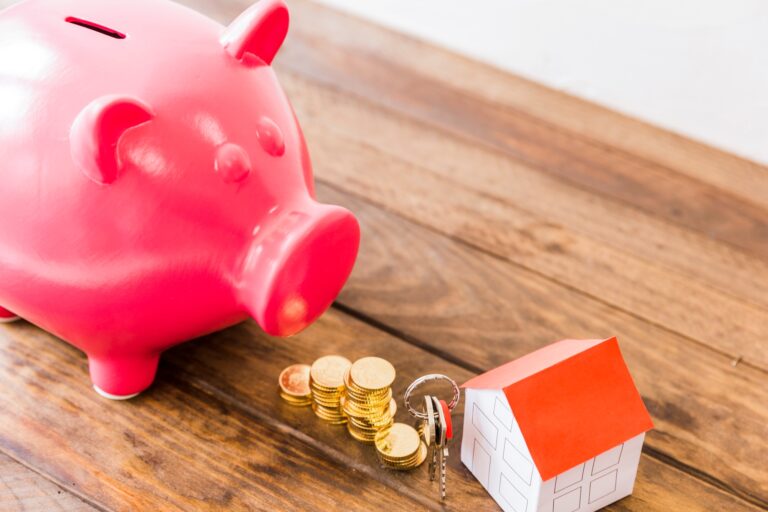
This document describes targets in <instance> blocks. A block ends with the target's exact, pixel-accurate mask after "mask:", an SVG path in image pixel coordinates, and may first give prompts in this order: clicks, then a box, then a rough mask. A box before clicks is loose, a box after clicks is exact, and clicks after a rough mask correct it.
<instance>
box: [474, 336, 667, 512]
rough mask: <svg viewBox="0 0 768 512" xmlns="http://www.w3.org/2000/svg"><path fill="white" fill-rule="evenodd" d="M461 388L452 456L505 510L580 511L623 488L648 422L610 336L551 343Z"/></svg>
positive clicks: (628, 485) (625, 491)
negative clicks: (458, 435) (456, 448)
mask: <svg viewBox="0 0 768 512" xmlns="http://www.w3.org/2000/svg"><path fill="white" fill-rule="evenodd" d="M463 387H464V388H465V406H464V434H463V437H462V440H461V460H462V462H463V463H464V464H465V465H466V466H467V467H468V468H469V470H470V471H472V473H473V474H474V475H475V477H476V478H477V479H478V480H479V481H480V482H481V483H482V484H483V486H484V487H485V488H486V490H487V491H488V492H489V493H490V495H491V496H492V497H493V498H494V499H495V500H496V502H497V503H498V504H499V505H500V506H501V508H502V509H503V510H505V511H506V512H545V511H546V512H576V511H578V512H588V511H592V510H597V509H600V508H602V507H604V506H606V505H608V504H609V503H612V502H614V501H616V500H618V499H620V498H623V497H624V496H628V495H629V494H631V493H632V486H633V485H634V482H635V475H636V473H637V465H638V462H639V460H640V451H641V449H642V447H643V439H644V437H645V432H647V431H648V430H650V429H651V428H652V427H653V425H652V423H651V418H650V416H649V415H648V411H647V410H646V409H645V406H644V405H643V402H642V399H641V398H640V395H639V393H638V391H637V389H636V388H635V385H634V382H633V381H632V377H631V376H630V374H629V371H628V370H627V366H626V364H625V363H624V360H623V358H622V357H621V352H620V351H619V345H618V342H617V341H616V338H610V339H607V340H564V341H560V342H557V343H554V344H552V345H549V346H547V347H544V348H542V349H540V350H537V351H536V352H533V353H531V354H528V355H527V356H524V357H521V358H520V359H517V360H515V361H512V362H510V363H507V364H505V365H504V366H501V367H499V368H496V369H494V370H491V371H489V372H487V373H484V374H482V375H479V376H477V377H475V378H473V379H472V380H470V381H469V382H467V383H466V384H464V386H463Z"/></svg>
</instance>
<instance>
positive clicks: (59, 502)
mask: <svg viewBox="0 0 768 512" xmlns="http://www.w3.org/2000/svg"><path fill="white" fill-rule="evenodd" d="M0 510H2V511H4V512H54V511H60V512H93V511H95V510H97V509H96V508H94V507H92V506H91V505H89V504H87V503H85V502H84V501H82V500H81V499H79V498H77V497H76V496H74V495H73V494H71V493H69V492H67V491H64V490H62V489H61V488H60V487H59V486H57V485H55V484H54V483H52V482H50V481H49V480H46V479H45V478H43V477H42V476H40V475H38V474H37V473H35V472H34V471H32V470H30V469H28V468H26V467H24V466H22V465H21V464H19V463H18V462H16V461H15V460H13V459H11V458H10V457H8V456H7V455H5V454H3V453H0Z"/></svg>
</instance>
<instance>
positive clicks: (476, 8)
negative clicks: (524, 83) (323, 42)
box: [318, 0, 768, 163]
mask: <svg viewBox="0 0 768 512" xmlns="http://www.w3.org/2000/svg"><path fill="white" fill-rule="evenodd" d="M318 1H320V2H322V3H325V4H328V5H332V6H335V7H337V8H340V9H342V10H346V11H348V12H350V13H353V14H356V15H359V16H362V17H364V18H368V19H370V20H372V21H374V22H376V23H379V24H382V25H385V26H388V27H390V28H393V29H396V30H399V31H402V32H405V33H408V34H411V35H414V36H416V37H419V38H422V39H425V40H428V41H431V42H433V43H436V44H438V45H441V46H444V47H447V48H450V49H452V50H454V51H457V52H459V53H463V54H465V55H468V56H470V57H473V58H476V59H479V60H483V61H485V62H488V63H490V64H493V65H495V66H497V67H500V68H502V69H505V70H508V71H511V72H513V73H517V74H519V75H523V76H525V77H528V78H531V79H533V80H536V81H539V82H542V83H544V84H546V85H548V86H550V87H554V88H557V89H561V90H564V91H566V92H569V93H571V94H574V95H577V96H581V97H583V98H586V99H589V100H592V101H595V102H597V103H600V104H603V105H606V106H608V107H610V108H613V109H615V110H619V111H622V112H625V113H627V114H630V115H632V116H635V117H638V118H641V119H644V120H646V121H650V122H652V123H654V124H657V125H660V126H663V127H665V128H667V129H670V130H673V131H676V132H678V133H682V134H684V135H687V136H689V137H692V138H694V139H698V140H701V141H703V142H706V143H709V144H711V145H714V146H717V147H720V148H723V149H725V150H727V151H730V152H732V153H736V154H739V155H742V156H745V157H747V158H751V159H753V160H757V161H759V162H762V163H768V1H766V0H645V1H642V2H638V1H634V0H633V1H630V0H582V1H578V0H318Z"/></svg>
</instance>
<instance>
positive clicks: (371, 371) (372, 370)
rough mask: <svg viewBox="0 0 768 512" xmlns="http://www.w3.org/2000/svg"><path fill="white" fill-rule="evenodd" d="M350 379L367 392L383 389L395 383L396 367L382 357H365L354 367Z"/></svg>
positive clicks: (356, 362)
mask: <svg viewBox="0 0 768 512" xmlns="http://www.w3.org/2000/svg"><path fill="white" fill-rule="evenodd" d="M349 377H350V379H351V380H352V382H354V383H355V384H356V385H357V386H360V387H362V388H364V389H366V390H378V389H383V388H386V387H389V386H391V385H392V383H393V382H394V381H395V367H394V366H392V364H391V363H390V362H389V361H387V360H385V359H382V358H380V357H363V358H362V359H358V360H357V361H355V364H353V365H352V367H351V368H350V370H349Z"/></svg>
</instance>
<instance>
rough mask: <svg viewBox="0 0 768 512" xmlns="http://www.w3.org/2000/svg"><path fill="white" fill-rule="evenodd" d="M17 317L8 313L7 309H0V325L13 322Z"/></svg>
mask: <svg viewBox="0 0 768 512" xmlns="http://www.w3.org/2000/svg"><path fill="white" fill-rule="evenodd" d="M18 319H19V317H18V316H16V315H14V314H13V313H11V312H10V311H8V310H7V309H5V308H3V307H0V324H4V323H8V322H15V321H16V320H18Z"/></svg>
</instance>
